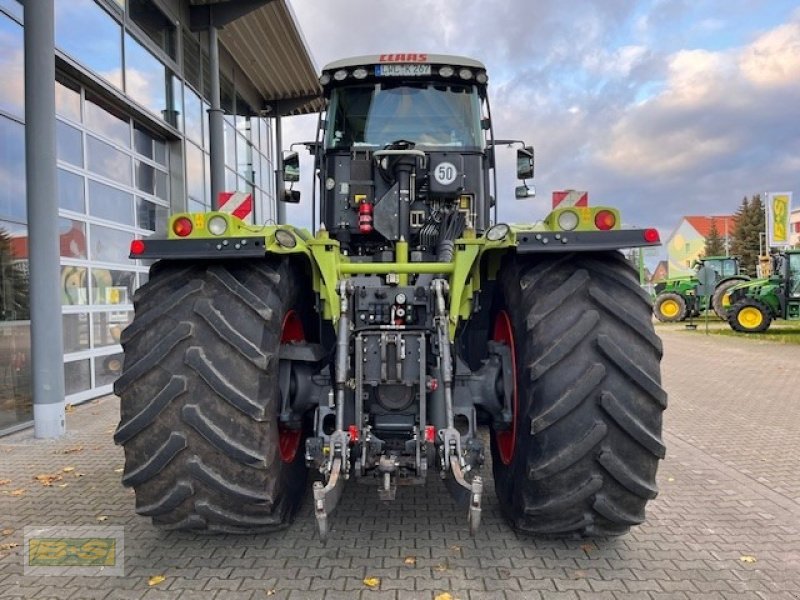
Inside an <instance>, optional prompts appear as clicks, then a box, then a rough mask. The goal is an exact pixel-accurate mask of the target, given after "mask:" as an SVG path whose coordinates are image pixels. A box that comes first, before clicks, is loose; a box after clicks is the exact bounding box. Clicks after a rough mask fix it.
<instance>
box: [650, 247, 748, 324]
mask: <svg viewBox="0 0 800 600" xmlns="http://www.w3.org/2000/svg"><path fill="white" fill-rule="evenodd" d="M694 266H695V267H696V269H697V270H699V269H701V268H703V267H706V268H708V269H711V270H713V271H714V273H715V279H716V283H715V285H714V294H713V295H712V296H711V307H712V308H713V309H714V312H715V313H716V315H717V316H718V317H719V318H720V319H725V318H726V317H727V313H728V309H729V308H730V301H729V298H728V292H729V290H730V289H731V288H732V287H734V286H736V285H739V284H740V283H742V282H745V281H749V279H750V278H749V277H748V276H747V275H746V274H744V273H743V272H742V270H741V269H740V267H739V258H738V257H736V256H708V257H704V258H700V259H698V260H697V261H695V264H694ZM699 285H700V281H699V280H698V279H697V277H696V276H694V275H689V276H683V277H671V278H669V279H665V280H664V281H662V282H659V283H658V284H656V289H655V291H656V299H655V302H654V303H653V314H654V315H655V317H656V319H658V320H659V321H662V322H665V323H672V322H675V321H683V320H684V319H686V318H688V317H696V316H697V315H699V314H700V312H701V311H702V310H703V309H704V308H705V306H701V304H702V299H701V298H699V297H698V296H697V288H698V286H699Z"/></svg>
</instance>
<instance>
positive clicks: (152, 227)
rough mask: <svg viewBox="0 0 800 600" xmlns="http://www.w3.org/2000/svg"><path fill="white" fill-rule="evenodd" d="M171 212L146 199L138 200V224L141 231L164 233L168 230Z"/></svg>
mask: <svg viewBox="0 0 800 600" xmlns="http://www.w3.org/2000/svg"><path fill="white" fill-rule="evenodd" d="M168 218H169V210H168V209H167V207H166V206H159V205H158V204H155V203H153V202H150V201H149V200H147V199H146V198H139V197H138V196H137V198H136V224H137V226H138V227H139V228H140V229H147V230H148V231H158V232H162V233H163V232H164V231H166V229H167V219H168Z"/></svg>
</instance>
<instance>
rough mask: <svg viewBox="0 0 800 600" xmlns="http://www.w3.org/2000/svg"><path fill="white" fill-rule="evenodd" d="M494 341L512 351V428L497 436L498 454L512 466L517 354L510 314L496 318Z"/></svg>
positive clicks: (515, 422)
mask: <svg viewBox="0 0 800 600" xmlns="http://www.w3.org/2000/svg"><path fill="white" fill-rule="evenodd" d="M492 340H493V341H495V342H500V343H503V344H505V345H506V346H508V347H509V349H510V350H511V380H512V381H513V382H514V392H513V393H512V397H511V427H509V428H508V430H507V431H498V432H497V433H496V435H495V440H496V441H497V452H498V454H499V455H500V460H501V461H502V462H503V464H504V465H510V464H511V461H512V460H514V446H515V445H516V440H517V352H516V349H515V347H514V331H513V329H512V328H511V319H509V318H508V313H507V312H506V311H504V310H501V311H500V312H499V313H497V316H496V317H495V318H494V327H493V328H492Z"/></svg>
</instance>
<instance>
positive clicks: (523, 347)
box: [492, 252, 667, 537]
mask: <svg viewBox="0 0 800 600" xmlns="http://www.w3.org/2000/svg"><path fill="white" fill-rule="evenodd" d="M500 289H501V297H500V298H499V300H498V303H497V305H496V309H497V310H504V311H506V313H507V314H508V315H509V317H510V318H511V321H512V325H513V330H514V335H515V340H514V346H515V353H516V364H517V373H516V379H517V392H518V406H517V410H516V416H515V421H516V440H515V447H514V453H513V456H512V457H510V460H508V459H507V460H508V464H504V462H503V461H502V460H501V457H500V454H499V450H498V447H497V444H496V438H497V435H496V434H495V433H494V432H493V435H492V438H493V439H492V457H493V469H494V476H495V489H496V492H497V496H498V499H499V503H500V506H501V508H502V511H503V513H504V514H505V516H506V517H507V519H508V521H509V522H510V524H511V525H512V527H513V528H514V529H516V530H517V531H519V532H521V533H526V534H536V535H545V536H548V537H550V536H556V537H593V536H608V535H619V534H622V533H625V532H626V531H627V530H628V529H629V527H630V526H632V525H636V524H639V523H642V522H643V521H644V518H645V504H646V503H647V501H648V500H650V499H652V498H654V497H655V496H656V494H657V488H656V482H655V476H656V470H657V467H658V462H659V460H660V459H662V458H664V455H665V452H666V449H665V446H664V443H663V442H662V440H661V427H662V411H663V410H664V409H665V408H666V405H667V394H666V392H665V391H664V390H663V389H662V387H661V383H660V379H661V376H660V360H661V356H662V345H661V340H660V339H659V337H658V336H657V335H656V334H655V331H654V329H653V322H652V319H651V316H650V315H651V310H652V306H651V302H650V298H649V296H648V295H647V293H645V292H644V291H643V290H642V289H641V288H640V287H639V285H638V283H637V277H636V272H635V271H634V269H633V268H632V267H631V266H630V265H629V263H628V261H626V260H625V258H624V257H623V256H622V255H621V254H619V253H617V252H610V253H595V254H591V255H583V254H569V255H563V256H558V257H543V258H534V259H523V258H514V259H512V260H511V261H510V262H509V263H507V264H506V265H505V266H504V267H503V270H502V271H501V273H500Z"/></svg>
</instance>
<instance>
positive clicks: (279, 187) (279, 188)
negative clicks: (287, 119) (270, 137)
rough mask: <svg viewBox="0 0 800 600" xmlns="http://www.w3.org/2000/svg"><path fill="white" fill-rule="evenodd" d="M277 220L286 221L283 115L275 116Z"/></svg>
mask: <svg viewBox="0 0 800 600" xmlns="http://www.w3.org/2000/svg"><path fill="white" fill-rule="evenodd" d="M275 149H276V152H277V154H276V155H275V164H276V165H277V167H278V168H277V169H275V211H276V212H275V220H276V221H277V222H278V223H286V203H285V202H284V201H283V187H284V182H283V129H282V127H281V115H280V113H278V115H277V116H276V117H275Z"/></svg>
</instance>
